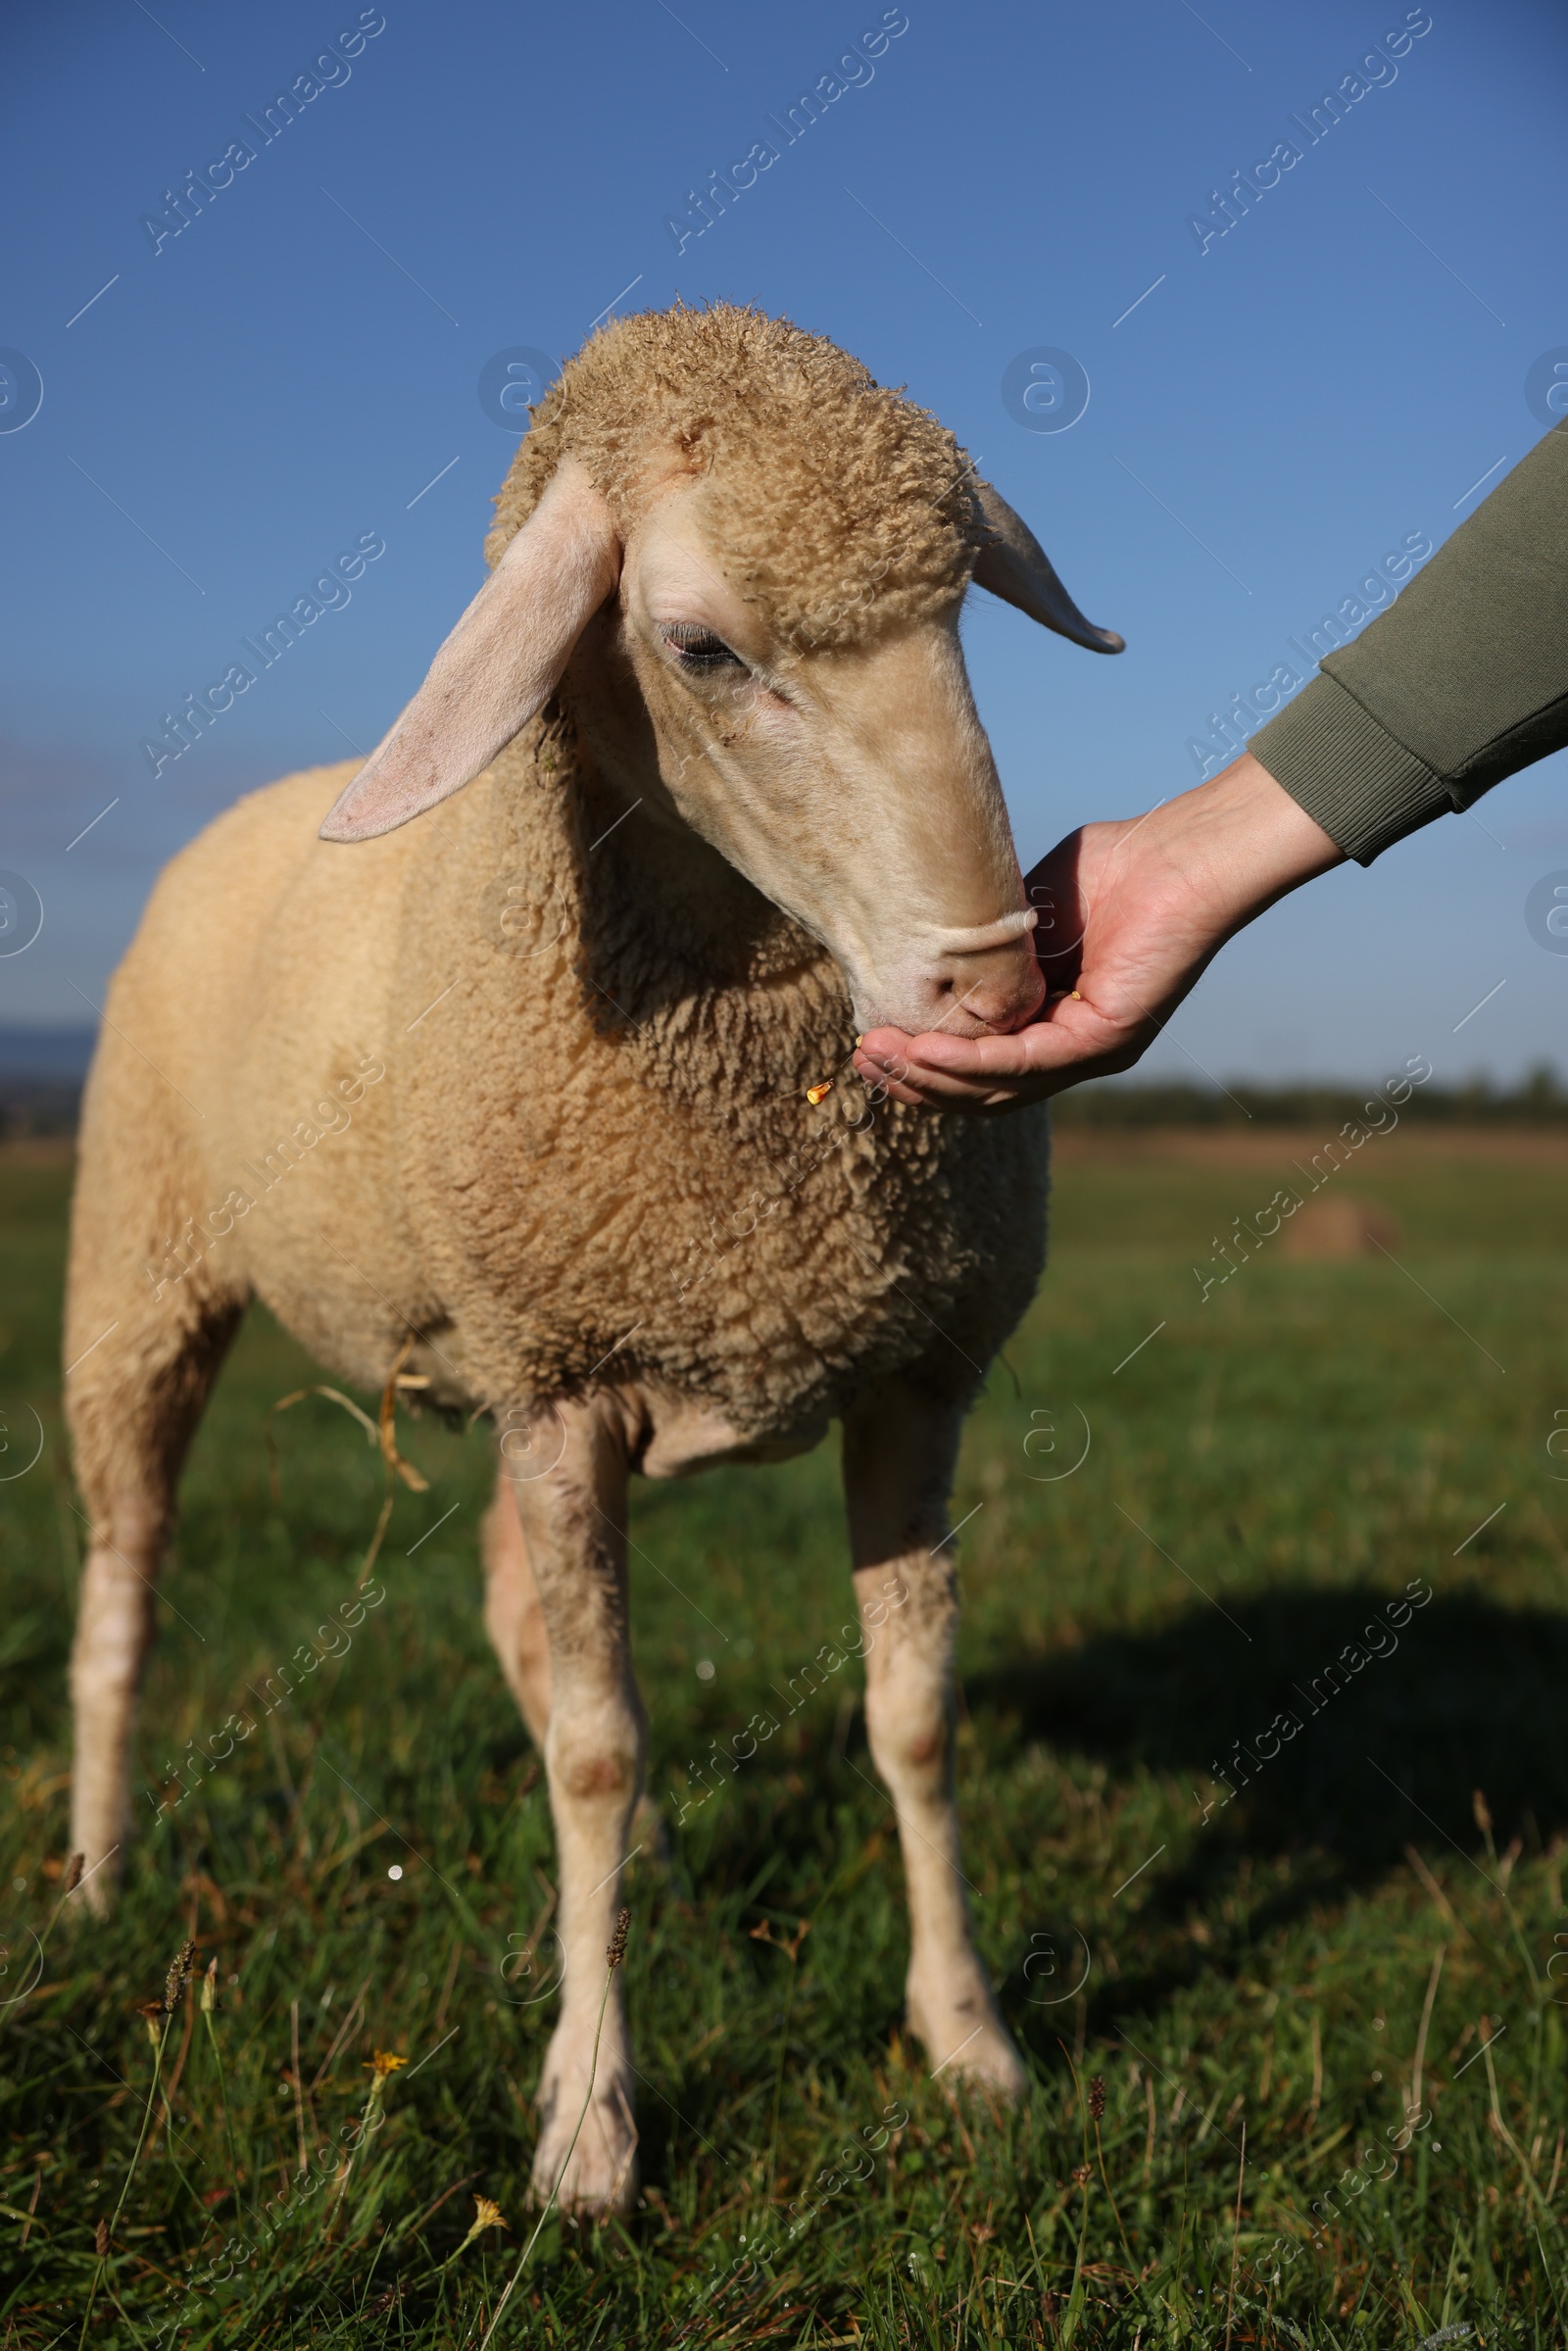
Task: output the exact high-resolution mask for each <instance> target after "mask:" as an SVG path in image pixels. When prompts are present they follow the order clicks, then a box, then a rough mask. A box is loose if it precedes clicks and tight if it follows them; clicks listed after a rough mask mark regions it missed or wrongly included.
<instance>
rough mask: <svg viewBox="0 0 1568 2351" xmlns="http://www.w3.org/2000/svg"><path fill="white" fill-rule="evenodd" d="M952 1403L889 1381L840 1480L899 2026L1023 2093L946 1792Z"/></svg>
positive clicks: (956, 1415)
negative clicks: (979, 1947)
mask: <svg viewBox="0 0 1568 2351" xmlns="http://www.w3.org/2000/svg"><path fill="white" fill-rule="evenodd" d="M962 1420H963V1415H962V1413H961V1412H960V1411H958V1410H957V1409H956V1407H954V1406H952V1405H950V1404H946V1403H943V1402H941V1401H940V1400H938V1399H936V1398H933V1397H930V1396H925V1395H924V1394H922V1393H921V1392H920V1391H919V1390H918V1389H916V1388H915V1387H913V1386H912V1385H911V1384H909V1383H907V1382H905V1381H902V1380H895V1381H892V1382H890V1383H889V1384H888V1386H887V1387H886V1388H885V1389H883V1390H882V1391H881V1392H880V1393H879V1394H878V1396H876V1397H875V1398H874V1399H872V1400H871V1401H869V1402H868V1403H866V1404H864V1405H862V1406H859V1407H858V1408H857V1409H856V1410H855V1411H853V1412H851V1413H848V1414H846V1416H845V1423H844V1482H845V1492H846V1499H847V1501H848V1504H849V1517H850V1541H851V1547H852V1555H853V1558H854V1563H855V1588H856V1595H857V1597H858V1601H859V1605H860V1621H861V1625H862V1628H863V1630H864V1636H865V1721H866V1731H867V1735H868V1737H869V1739H870V1745H871V1756H872V1760H873V1762H874V1763H875V1765H876V1768H877V1771H878V1772H879V1773H880V1775H881V1777H882V1780H883V1782H884V1784H885V1785H886V1787H887V1788H888V1790H889V1792H890V1794H891V1795H892V1797H893V1802H894V1807H895V1809H896V1811H897V1814H898V1821H899V1837H900V1841H901V1843H902V1845H903V1848H904V1868H905V1877H906V1881H907V1886H908V1895H909V1976H908V1986H907V1994H908V2017H909V2024H910V2026H911V2028H912V2029H913V2031H914V2032H915V2033H918V2034H919V2036H920V2038H921V2040H922V2041H924V2043H925V2046H926V2048H927V2050H928V2051H929V2053H930V2056H931V2062H932V2066H933V2069H934V2071H935V2073H936V2074H937V2075H939V2076H940V2077H941V2079H942V2080H944V2081H951V2080H953V2079H954V2078H955V2077H956V2076H961V2077H967V2078H968V2079H969V2080H971V2081H974V2082H984V2083H986V2084H988V2085H989V2086H990V2087H991V2088H992V2089H994V2090H999V2091H1001V2092H1002V2093H1003V2094H1004V2095H1005V2096H1006V2097H1009V2098H1013V2097H1018V2096H1020V2095H1021V2094H1022V2092H1023V2089H1024V2087H1025V2085H1026V2076H1025V2074H1024V2069H1023V2061H1022V2059H1021V2058H1020V2057H1019V2055H1018V2052H1017V2050H1016V2048H1015V2047H1014V2046H1013V2042H1012V2039H1011V2037H1010V2035H1009V2034H1008V2032H1007V2029H1006V2027H1005V2024H1004V2023H1003V2021H1002V2017H1001V2014H1000V2012H999V2010H998V2008H997V2003H996V2000H995V1998H994V1997H993V1994H992V1990H991V1986H990V1984H989V1983H988V1982H987V1980H986V1976H985V1971H984V1969H983V1968H982V1967H981V1965H980V1960H979V1957H978V1955H977V1953H976V1951H975V1948H974V1941H973V1937H972V1935H971V1932H970V1926H969V1913H968V1906H967V1904H966V1902H965V1899H964V1886H965V1885H966V1883H967V1881H966V1880H965V1878H964V1875H963V1871H962V1868H961V1866H960V1861H959V1844H958V1816H957V1808H956V1804H955V1802H954V1793H953V1744H954V1740H953V1733H954V1688H953V1643H954V1636H955V1633H956V1627H957V1615H958V1608H957V1596H956V1591H955V1570H954V1565H953V1551H952V1546H951V1544H950V1545H946V1546H944V1547H943V1548H940V1549H937V1548H933V1545H938V1544H941V1543H942V1542H943V1538H944V1536H945V1535H946V1534H947V1531H948V1514H947V1503H948V1492H949V1488H950V1486H951V1483H952V1478H953V1466H954V1462H955V1460H956V1455H957V1449H958V1436H959V1432H960V1429H961V1427H962Z"/></svg>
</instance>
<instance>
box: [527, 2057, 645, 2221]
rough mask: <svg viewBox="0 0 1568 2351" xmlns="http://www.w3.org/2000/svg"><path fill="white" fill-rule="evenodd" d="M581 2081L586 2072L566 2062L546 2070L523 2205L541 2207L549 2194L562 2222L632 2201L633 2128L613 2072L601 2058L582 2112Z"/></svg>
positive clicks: (624, 2207) (623, 2208) (595, 2216)
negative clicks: (540, 2124) (536, 2142)
mask: <svg viewBox="0 0 1568 2351" xmlns="http://www.w3.org/2000/svg"><path fill="white" fill-rule="evenodd" d="M586 2077H587V2069H586V2068H583V2069H582V2071H581V2073H580V2074H579V2072H578V2070H577V2069H576V2068H575V2067H573V2066H571V2065H569V2064H567V2065H562V2066H560V2067H557V2066H555V2065H554V2064H550V2065H547V2067H546V2070H545V2079H544V2082H542V2084H541V2085H540V2092H539V2107H540V2113H541V2115H542V2117H543V2128H542V2129H541V2131H540V2133H539V2145H538V2147H537V2149H536V2150H535V2153H534V2159H533V2180H532V2183H531V2186H530V2188H529V2201H530V2202H531V2203H533V2204H535V2205H542V2204H547V2203H549V2202H550V2200H551V2198H552V2196H553V2197H554V2199H555V2204H556V2209H557V2210H558V2211H559V2212H561V2213H563V2214H564V2215H565V2217H566V2218H567V2219H568V2220H580V2221H596V2220H601V2219H603V2218H604V2216H605V2215H606V2214H607V2213H612V2212H630V2211H631V2209H632V2207H633V2206H634V2205H635V2203H636V2201H637V2125H636V2123H635V2122H634V2120H633V2118H632V2107H631V2098H630V2096H629V2095H628V2092H627V2090H626V2087H625V2085H624V2084H623V2083H622V2082H621V2081H620V2080H619V2079H618V2069H617V2068H615V2067H613V2065H612V2066H607V2064H606V2062H605V2059H604V2057H603V2056H601V2058H600V2064H599V2074H598V2079H597V2081H596V2082H595V2086H594V2095H593V2098H592V2100H591V2101H590V2103H589V2106H588V2111H587V2113H586V2114H584V2113H583V2093H584V2091H585V2089H586V2087H587V2078H586ZM579 2118H580V2120H581V2124H582V2128H581V2130H580V2131H579V2130H578V2128H577V2126H578V2121H579ZM574 2135H575V2139H576V2144H575V2145H573V2144H572V2140H573V2136H574Z"/></svg>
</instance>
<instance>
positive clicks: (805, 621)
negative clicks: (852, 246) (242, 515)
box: [485, 303, 986, 646]
mask: <svg viewBox="0 0 1568 2351" xmlns="http://www.w3.org/2000/svg"><path fill="white" fill-rule="evenodd" d="M533 415H534V422H533V428H532V430H531V431H530V432H529V433H528V434H527V436H526V437H525V439H524V440H523V442H522V444H521V447H520V448H519V449H518V451H517V455H516V457H515V460H514V462H513V465H512V469H511V471H510V473H509V474H508V476H507V479H506V482H505V484H504V485H503V487H502V490H501V494H500V496H499V498H498V499H497V501H496V519H495V525H494V527H493V529H492V530H491V532H490V534H489V537H488V538H487V539H486V541H485V555H486V557H487V559H488V561H489V562H490V563H491V564H492V565H493V564H495V563H498V562H499V561H500V559H501V555H502V552H503V550H504V549H505V547H506V545H507V543H508V541H509V540H510V539H511V538H512V536H513V534H514V532H515V531H516V530H518V529H520V528H521V526H522V524H523V523H524V522H525V521H526V520H527V518H528V516H529V515H530V514H532V512H533V510H534V508H535V506H536V505H537V504H538V502H539V499H540V497H541V496H542V495H543V493H544V490H545V486H546V484H547V483H548V482H549V480H550V478H551V475H552V474H553V473H554V471H555V469H556V466H557V465H558V464H559V463H560V460H561V459H562V457H563V456H564V455H566V454H568V453H569V454H570V455H571V456H573V457H575V458H576V459H578V460H579V462H580V463H581V464H582V465H584V466H586V468H587V470H588V472H589V473H590V474H591V475H592V477H593V479H594V480H595V482H596V483H597V484H598V486H599V488H600V489H601V490H603V491H604V493H605V495H606V496H607V498H608V499H609V500H610V503H611V506H612V508H613V511H614V514H615V517H616V520H617V522H618V523H619V524H620V527H621V529H622V530H623V531H629V530H630V528H631V527H632V526H633V525H634V523H635V522H636V520H637V518H638V516H639V514H641V512H642V510H643V505H644V502H645V500H646V499H647V497H648V495H649V492H650V489H651V488H653V487H655V486H657V484H658V483H659V482H661V481H662V480H663V479H665V478H667V470H666V469H667V464H668V452H669V451H670V450H672V449H673V450H675V451H677V452H679V453H680V455H681V457H682V458H683V459H684V461H685V464H686V466H687V468H688V470H689V472H690V473H691V475H693V476H694V477H700V478H702V479H703V480H704V482H705V483H706V495H705V499H704V519H705V524H706V526H707V528H708V529H709V530H710V532H711V542H712V543H713V544H715V545H717V546H720V547H722V548H723V549H724V551H725V555H726V557H727V559H728V563H727V568H728V569H729V575H730V578H731V580H732V582H733V584H734V585H735V586H736V587H737V588H738V589H739V590H740V591H741V593H742V594H743V595H744V596H746V597H748V598H755V599H756V601H757V602H758V603H760V605H762V606H763V607H764V609H765V610H766V612H767V613H768V615H769V617H770V618H771V620H772V622H773V624H774V626H775V627H776V628H777V629H778V630H779V632H780V633H781V634H782V635H784V636H785V637H787V638H789V639H791V640H793V641H794V642H795V643H797V644H800V645H808V644H809V645H820V646H850V645H860V644H864V643H866V642H867V641H868V640H869V639H870V638H871V637H873V636H875V635H880V634H881V633H882V631H883V630H884V629H888V628H893V627H904V626H907V624H908V623H910V622H911V621H917V620H927V619H931V618H934V617H936V616H937V615H938V614H939V613H942V612H947V611H948V610H949V609H950V608H951V607H952V606H953V605H954V604H956V601H957V599H958V598H959V596H961V594H962V593H963V589H964V586H965V584H966V583H967V581H968V579H969V576H970V573H971V572H972V571H973V569H974V564H975V559H976V557H977V556H978V554H979V552H980V549H981V546H982V544H983V543H984V540H985V535H986V533H985V525H984V522H983V519H982V517H981V514H980V508H979V503H978V500H977V499H976V496H975V493H974V490H973V487H972V482H973V467H972V465H971V464H970V462H969V460H968V459H967V458H966V456H965V455H964V452H963V451H962V450H961V449H960V448H959V447H958V444H957V442H956V440H955V439H954V437H953V435H952V433H950V432H948V431H947V430H946V429H945V427H944V426H942V425H941V424H939V423H938V422H937V420H936V418H935V417H934V416H929V415H928V414H927V412H926V411H925V410H924V409H921V408H917V407H916V406H915V405H914V403H913V402H912V401H910V400H907V399H906V398H905V397H904V395H903V393H902V392H898V391H893V390H890V389H888V388H887V387H886V386H885V385H882V384H879V383H877V382H876V380H875V378H874V377H873V376H871V375H870V374H869V373H868V372H867V370H866V369H865V368H864V367H861V365H860V363H859V362H858V360H855V359H852V358H851V357H850V356H849V354H848V353H847V352H844V351H840V350H839V349H838V348H837V347H836V345H834V344H832V343H829V342H826V341H824V339H823V338H822V337H821V336H820V335H813V334H808V333H806V332H805V331H804V330H803V329H802V328H801V327H798V326H793V325H791V324H790V322H789V321H788V320H787V319H781V318H764V317H763V315H762V314H761V312H760V311H756V310H739V309H736V308H734V307H733V306H731V305H730V304H727V303H716V304H714V305H713V306H712V307H711V309H708V310H688V309H686V308H684V307H682V306H677V307H676V308H675V309H673V310H669V311H658V312H648V313H645V314H644V315H643V316H641V317H638V318H619V319H615V320H614V321H613V322H612V323H611V324H610V325H608V326H604V327H601V328H600V330H599V332H598V333H597V334H596V335H594V336H593V337H592V339H591V340H590V341H589V342H588V343H586V344H585V345H584V346H583V349H582V350H581V351H580V352H579V353H578V354H577V356H576V357H575V358H574V359H572V360H568V361H567V363H566V366H565V367H564V370H563V372H562V374H561V375H560V377H559V378H558V380H557V381H556V382H555V383H554V384H552V386H551V387H550V390H549V391H548V392H547V393H546V395H545V397H544V399H543V401H542V402H541V403H540V405H539V407H538V408H537V409H535V411H534V412H533ZM651 465H653V466H655V467H656V468H657V469H656V470H655V471H653V472H651V471H650V466H651Z"/></svg>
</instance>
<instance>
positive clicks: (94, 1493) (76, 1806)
mask: <svg viewBox="0 0 1568 2351" xmlns="http://www.w3.org/2000/svg"><path fill="white" fill-rule="evenodd" d="M114 1302H116V1303H122V1304H123V1313H122V1315H121V1317H120V1318H119V1321H120V1328H119V1329H118V1330H115V1329H113V1328H112V1327H111V1328H110V1330H109V1331H107V1332H106V1335H105V1338H104V1340H103V1342H102V1344H101V1347H98V1348H94V1349H93V1351H92V1352H91V1354H90V1356H89V1357H88V1359H86V1360H84V1361H83V1362H82V1363H81V1364H80V1367H79V1369H77V1370H76V1371H75V1372H74V1373H73V1377H72V1378H71V1380H70V1381H69V1383H68V1386H67V1390H66V1408H67V1413H68V1416H69V1418H70V1422H71V1427H72V1433H73V1437H74V1440H75V1454H76V1477H77V1482H78V1484H79V1485H80V1488H81V1492H82V1495H83V1498H84V1500H85V1501H86V1504H87V1508H88V1511H89V1513H90V1526H91V1538H90V1542H89V1546H88V1551H87V1558H86V1563H85V1565H84V1567H83V1569H82V1575H81V1592H80V1596H79V1600H78V1603H77V1611H76V1636H75V1641H74V1642H73V1646H72V1652H71V1698H72V1708H73V1722H74V1734H73V1764H72V1781H71V1844H72V1850H73V1852H77V1853H80V1854H81V1855H82V1856H83V1859H84V1862H85V1870H84V1874H83V1878H82V1889H81V1894H80V1897H79V1899H80V1900H82V1901H83V1902H84V1903H85V1904H86V1906H87V1908H88V1909H89V1910H91V1911H92V1912H94V1913H95V1915H97V1916H98V1917H100V1918H101V1917H102V1916H103V1915H104V1913H105V1912H106V1911H107V1910H108V1908H109V1906H110V1902H111V1900H112V1898H113V1894H114V1887H115V1883H116V1881H117V1880H118V1879H119V1877H120V1875H121V1869H122V1865H123V1850H124V1842H125V1837H126V1833H127V1831H128V1829H129V1826H130V1801H129V1777H130V1755H131V1739H132V1735H133V1732H134V1728H135V1716H136V1701H137V1697H138V1695H139V1692H140V1689H141V1679H142V1673H143V1669H144V1667H145V1665H146V1662H147V1652H148V1650H149V1649H150V1648H151V1646H152V1640H153V1632H154V1624H155V1602H156V1597H157V1593H156V1584H157V1576H158V1569H159V1565H160V1562H161V1561H162V1558H163V1553H164V1546H165V1544H166V1543H167V1541H168V1536H169V1530H170V1525H171V1523H172V1516H173V1505H174V1489H175V1484H176V1481H177V1479H178V1475H179V1470H180V1465H181V1462H182V1460H183V1458H184V1453H185V1447H186V1445H188V1443H189V1441H190V1437H191V1433H192V1431H193V1430H194V1428H195V1426H196V1422H197V1420H198V1419H199V1417H200V1414H201V1409H202V1406H203V1404H204V1403H205V1402H206V1400H207V1396H208V1394H209V1391H210V1390H211V1387H212V1384H213V1381H214V1379H215V1378H216V1377H217V1374H218V1369H219V1366H220V1364H221V1361H222V1359H223V1355H224V1353H225V1351H226V1349H227V1347H228V1343H229V1340H230V1338H231V1337H232V1336H233V1332H234V1329H235V1326H236V1324H237V1323H238V1320H239V1316H240V1311H241V1309H240V1306H239V1305H238V1304H237V1303H235V1302H233V1301H225V1300H220V1299H216V1298H206V1299H201V1300H198V1299H197V1298H179V1299H177V1300H176V1301H173V1302H171V1303H169V1304H168V1305H164V1304H162V1303H159V1302H154V1301H153V1300H152V1299H150V1298H147V1299H137V1298H134V1297H130V1298H125V1299H123V1300H121V1299H116V1300H115V1301H114ZM84 1303H85V1301H83V1300H82V1299H81V1298H79V1296H77V1297H73V1310H72V1316H71V1321H70V1323H69V1324H68V1334H69V1335H68V1341H67V1345H68V1347H79V1346H80V1345H81V1344H82V1334H83V1333H84V1332H86V1331H87V1329H88V1326H89V1324H90V1323H91V1322H93V1321H94V1320H96V1319H97V1310H96V1305H95V1304H93V1305H90V1306H89V1307H88V1310H86V1311H83V1306H84ZM104 1319H105V1321H106V1322H107V1321H109V1319H110V1318H109V1317H107V1316H105V1318H104ZM117 1342H118V1344H117Z"/></svg>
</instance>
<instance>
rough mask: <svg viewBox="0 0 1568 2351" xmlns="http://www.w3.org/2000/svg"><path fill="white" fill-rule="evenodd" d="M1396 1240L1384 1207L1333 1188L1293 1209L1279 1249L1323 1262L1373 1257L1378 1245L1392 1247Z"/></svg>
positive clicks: (1288, 1254) (1392, 1221)
mask: <svg viewBox="0 0 1568 2351" xmlns="http://www.w3.org/2000/svg"><path fill="white" fill-rule="evenodd" d="M1399 1243H1400V1233H1399V1228H1398V1226H1397V1223H1396V1222H1395V1220H1394V1218H1393V1217H1392V1216H1391V1215H1390V1214H1389V1212H1388V1210H1387V1209H1386V1208H1380V1207H1379V1206H1378V1204H1377V1202H1376V1200H1363V1199H1361V1197H1360V1196H1359V1194H1357V1193H1354V1192H1336V1193H1332V1194H1330V1195H1329V1197H1328V1198H1327V1199H1324V1200H1308V1201H1307V1202H1306V1205H1305V1206H1304V1207H1302V1208H1299V1209H1298V1210H1297V1213H1296V1214H1295V1215H1294V1216H1293V1217H1292V1218H1291V1221H1290V1223H1289V1224H1288V1225H1287V1226H1286V1228H1285V1246H1284V1252H1283V1253H1284V1254H1285V1255H1286V1256H1287V1257H1296V1258H1299V1259H1301V1260H1302V1261H1303V1262H1305V1261H1308V1260H1310V1261H1311V1262H1313V1263H1317V1264H1324V1263H1330V1262H1339V1261H1343V1260H1344V1259H1346V1258H1347V1257H1373V1256H1376V1255H1377V1253H1378V1251H1379V1249H1397V1248H1398V1247H1399Z"/></svg>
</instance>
